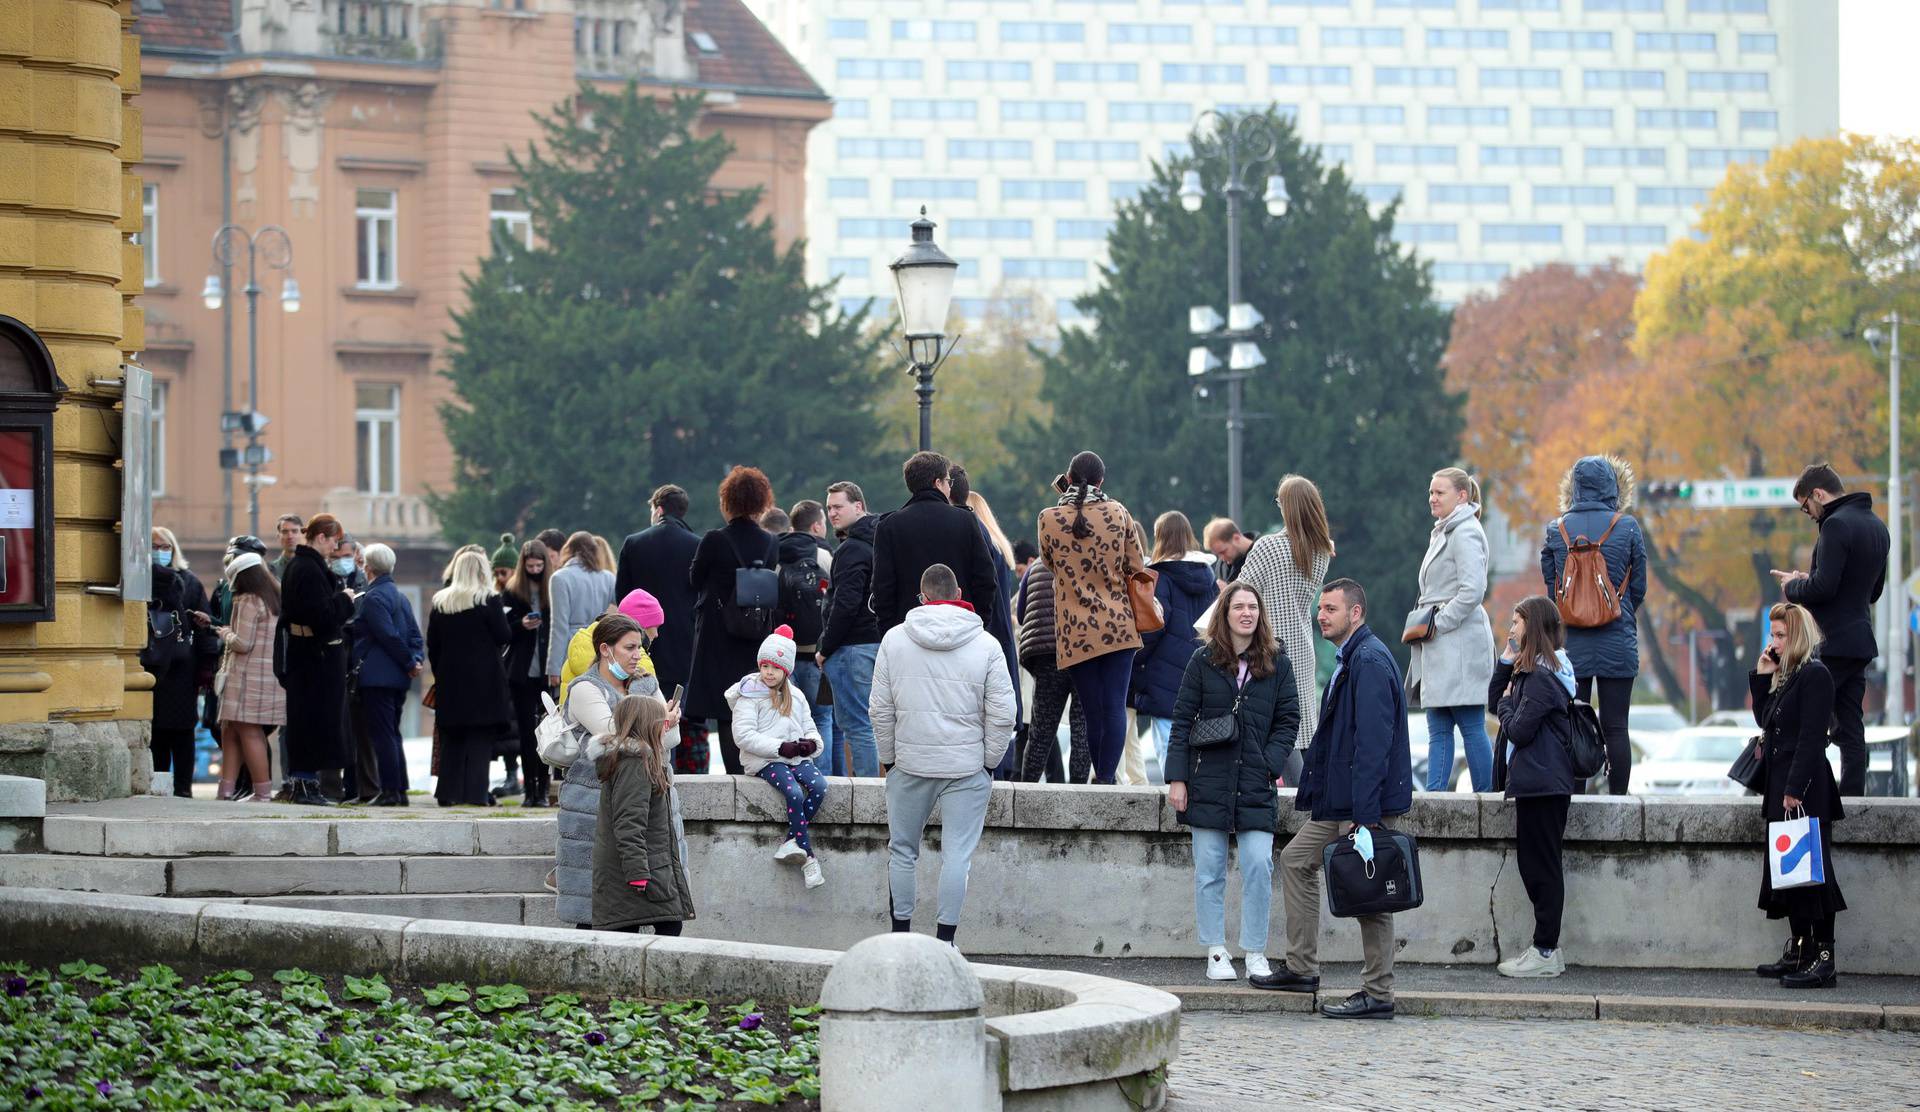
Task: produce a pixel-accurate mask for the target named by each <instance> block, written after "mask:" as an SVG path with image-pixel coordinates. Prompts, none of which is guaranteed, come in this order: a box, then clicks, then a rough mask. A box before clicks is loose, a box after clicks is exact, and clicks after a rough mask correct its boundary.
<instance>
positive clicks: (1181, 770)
mask: <svg viewBox="0 0 1920 1112" xmlns="http://www.w3.org/2000/svg"><path fill="white" fill-rule="evenodd" d="M1229 724H1230V725H1229ZM1299 729H1300V695H1299V691H1298V689H1297V688H1296V687H1295V685H1294V682H1293V668H1292V667H1291V666H1290V665H1289V663H1288V661H1287V656H1286V653H1285V651H1284V650H1282V649H1281V647H1280V645H1279V643H1278V642H1277V641H1275V640H1274V636H1273V627H1271V626H1270V625H1268V624H1267V615H1266V612H1265V610H1264V609H1263V608H1262V606H1261V603H1260V592H1259V591H1256V590H1254V589H1253V587H1252V586H1251V585H1249V584H1246V583H1231V584H1228V585H1227V588H1226V590H1225V592H1224V593H1222V594H1221V596H1220V602H1219V604H1218V605H1217V606H1215V607H1214V609H1213V617H1212V619H1211V620H1210V621H1209V622H1208V623H1207V638H1206V642H1205V643H1204V644H1202V645H1201V646H1200V647H1199V648H1198V649H1196V650H1194V653H1193V656H1192V658H1191V659H1189V660H1188V661H1187V670H1186V673H1185V674H1184V675H1183V676H1182V677H1181V679H1180V692H1179V694H1178V695H1177V696H1175V698H1174V703H1173V728H1172V731H1171V734H1170V736H1169V738H1168V743H1167V763H1166V779H1167V800H1168V802H1170V803H1172V804H1173V809H1174V811H1175V812H1176V813H1177V815H1178V817H1179V820H1180V821H1181V822H1183V823H1185V824H1186V825H1187V826H1189V827H1191V828H1192V831H1193V905H1194V918H1195V920H1196V921H1197V923H1196V925H1197V928H1198V933H1199V935H1200V942H1201V944H1202V945H1204V946H1206V947H1207V977H1208V979H1209V980H1215V981H1230V980H1234V979H1236V976H1237V975H1236V974H1235V973H1234V969H1233V956H1232V955H1231V954H1230V953H1228V952H1227V948H1226V933H1227V929H1226V893H1227V840H1228V839H1229V838H1231V839H1233V841H1234V842H1235V843H1236V844H1237V846H1238V848H1239V852H1240V948H1241V950H1242V951H1243V952H1244V953H1245V954H1246V960H1247V976H1249V977H1266V976H1270V975H1272V972H1273V970H1272V968H1271V967H1270V966H1268V964H1267V955H1266V949H1267V923H1268V919H1269V918H1270V911H1271V909H1272V906H1273V831H1274V826H1275V824H1276V822H1277V820H1278V818H1279V812H1278V799H1279V793H1278V792H1277V791H1275V789H1274V781H1275V780H1276V779H1278V778H1279V776H1280V772H1281V770H1282V769H1284V768H1285V767H1286V765H1287V754H1288V753H1290V752H1291V751H1292V750H1293V739H1294V736H1295V735H1296V734H1297V733H1298V732H1299Z"/></svg>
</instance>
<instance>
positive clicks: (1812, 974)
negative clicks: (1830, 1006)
mask: <svg viewBox="0 0 1920 1112" xmlns="http://www.w3.org/2000/svg"><path fill="white" fill-rule="evenodd" d="M1807 953H1808V954H1809V956H1810V957H1809V961H1808V962H1807V964H1806V966H1804V967H1803V968H1801V969H1799V970H1797V971H1795V972H1792V973H1789V974H1787V975H1786V976H1784V977H1782V978H1780V987H1781V988H1832V987H1833V986H1835V985H1837V984H1839V983H1840V974H1839V972H1838V971H1837V970H1836V969H1835V968H1834V965H1833V943H1831V942H1819V943H1815V944H1813V945H1812V946H1810V947H1809V948H1808V950H1807Z"/></svg>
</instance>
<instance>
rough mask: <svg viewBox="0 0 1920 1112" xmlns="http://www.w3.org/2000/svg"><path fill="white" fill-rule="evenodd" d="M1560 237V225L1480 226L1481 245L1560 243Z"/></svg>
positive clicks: (1506, 224) (1497, 224)
mask: <svg viewBox="0 0 1920 1112" xmlns="http://www.w3.org/2000/svg"><path fill="white" fill-rule="evenodd" d="M1560 237H1561V232H1560V225H1558V224H1510V223H1494V224H1482V225H1480V242H1481V243H1559V242H1560Z"/></svg>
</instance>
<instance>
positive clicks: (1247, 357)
mask: <svg viewBox="0 0 1920 1112" xmlns="http://www.w3.org/2000/svg"><path fill="white" fill-rule="evenodd" d="M1209 117H1212V119H1213V122H1214V134H1215V137H1216V139H1217V140H1218V150H1217V151H1215V152H1212V153H1208V152H1206V151H1205V149H1204V148H1203V147H1202V146H1201V145H1200V144H1198V143H1196V144H1195V145H1194V158H1195V160H1196V161H1213V162H1217V163H1221V164H1224V168H1225V170H1226V195H1227V316H1226V319H1225V321H1222V320H1221V318H1220V314H1219V312H1218V311H1216V310H1215V309H1214V308H1213V307H1212V306H1211V305H1196V306H1194V307H1193V308H1191V309H1189V310H1188V311H1187V328H1188V331H1190V332H1191V333H1193V335H1195V336H1197V337H1200V338H1201V339H1202V341H1203V342H1202V343H1201V344H1200V345H1199V346H1197V347H1195V348H1193V349H1192V350H1191V351H1189V352H1188V353H1187V374H1189V375H1191V376H1193V377H1194V378H1200V377H1202V376H1206V375H1216V374H1218V373H1219V370H1220V357H1219V356H1217V355H1215V354H1214V353H1213V351H1212V350H1211V349H1210V348H1208V347H1207V344H1206V341H1222V342H1227V343H1229V344H1231V347H1229V348H1228V351H1227V364H1226V366H1227V370H1226V373H1225V374H1218V377H1219V378H1220V379H1221V380H1223V381H1225V382H1226V384H1227V516H1228V517H1230V518H1232V519H1233V520H1234V521H1236V522H1242V524H1244V521H1243V519H1242V517H1241V510H1242V506H1243V495H1244V491H1243V489H1242V488H1243V485H1244V484H1243V482H1242V478H1241V470H1242V468H1241V458H1242V454H1243V452H1244V450H1245V443H1244V442H1245V438H1246V429H1247V420H1246V414H1245V413H1244V412H1243V411H1242V407H1243V405H1244V402H1245V391H1244V389H1243V388H1242V384H1243V383H1245V382H1246V380H1247V378H1248V377H1249V376H1250V375H1251V374H1252V372H1253V370H1254V368H1256V367H1259V366H1261V365H1262V364H1264V363H1265V362H1266V361H1267V358H1266V356H1265V355H1264V354H1262V353H1261V351H1260V345H1259V344H1257V343H1255V342H1254V339H1255V337H1256V336H1258V335H1259V328H1260V325H1261V324H1262V323H1263V320H1264V318H1262V317H1261V315H1260V313H1259V311H1258V310H1256V309H1255V308H1254V307H1253V306H1252V304H1250V303H1248V302H1245V301H1242V300H1240V203H1241V201H1243V200H1244V199H1246V198H1247V197H1250V196H1252V194H1253V188H1252V187H1251V186H1250V185H1248V184H1247V181H1246V179H1247V178H1248V177H1249V176H1251V174H1252V173H1253V171H1254V170H1255V168H1257V167H1258V166H1260V165H1261V164H1262V163H1265V162H1269V161H1271V160H1272V159H1273V157H1274V155H1275V154H1276V153H1278V150H1279V137H1278V136H1277V135H1275V134H1274V130H1273V126H1272V124H1271V123H1269V122H1268V120H1267V117H1265V116H1223V115H1221V114H1220V113H1219V112H1217V111H1215V110H1213V109H1208V110H1207V111H1205V112H1202V113H1201V114H1200V119H1199V121H1198V122H1197V123H1196V126H1195V132H1196V134H1197V133H1198V132H1199V130H1200V127H1201V125H1204V124H1205V123H1206V121H1207V119H1208V118H1209ZM1262 200H1264V201H1265V202H1266V206H1267V212H1268V213H1270V214H1271V215H1274V216H1284V215H1286V212H1287V184H1286V181H1285V180H1284V179H1282V178H1281V176H1280V175H1279V174H1277V173H1276V174H1269V175H1267V190H1266V194H1265V196H1264V197H1263V198H1262ZM1205 202H1206V192H1205V190H1204V189H1203V188H1202V187H1201V183H1200V171H1199V170H1197V169H1194V170H1188V171H1187V172H1186V173H1184V174H1182V175H1181V176H1180V207H1181V208H1184V209H1186V210H1187V211H1188V212H1199V211H1200V208H1201V206H1202V205H1203V204H1204V203H1205ZM1223 324H1224V325H1225V327H1224V328H1223V327H1222V325H1223Z"/></svg>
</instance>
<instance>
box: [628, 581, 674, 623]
mask: <svg viewBox="0 0 1920 1112" xmlns="http://www.w3.org/2000/svg"><path fill="white" fill-rule="evenodd" d="M620 612H621V613H622V614H625V615H626V616H627V617H629V618H632V619H633V620H634V621H636V622H638V623H639V624H640V628H641V629H652V628H654V627H655V626H661V625H665V624H667V612H666V609H665V608H664V607H662V606H661V605H660V600H659V599H657V598H654V597H653V596H652V595H650V594H648V593H647V592H645V591H641V590H632V591H628V592H627V597H626V598H623V599H621V600H620Z"/></svg>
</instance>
